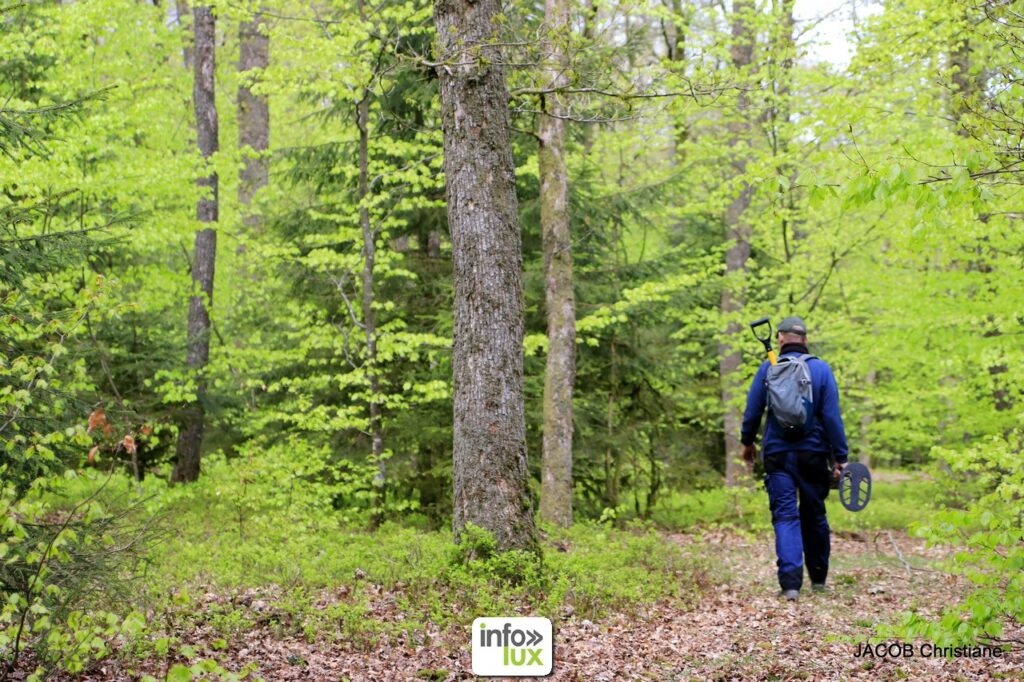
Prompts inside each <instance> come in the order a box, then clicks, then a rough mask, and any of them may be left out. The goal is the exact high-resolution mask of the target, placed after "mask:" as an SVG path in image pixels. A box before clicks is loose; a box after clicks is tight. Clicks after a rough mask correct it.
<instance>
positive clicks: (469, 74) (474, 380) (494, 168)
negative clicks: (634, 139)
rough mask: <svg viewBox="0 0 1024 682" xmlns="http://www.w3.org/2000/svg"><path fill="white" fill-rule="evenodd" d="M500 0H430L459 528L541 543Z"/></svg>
mask: <svg viewBox="0 0 1024 682" xmlns="http://www.w3.org/2000/svg"><path fill="white" fill-rule="evenodd" d="M500 10H501V6H500V2H499V0H437V1H436V2H435V3H434V24H435V26H436V28H437V42H436V45H437V49H438V51H439V54H438V56H437V61H438V62H441V63H440V64H439V66H438V67H437V74H438V79H439V84H440V94H441V121H442V127H443V131H444V171H445V179H446V193H447V200H448V223H449V227H450V229H451V239H452V260H453V267H454V285H455V286H454V288H455V328H454V340H453V345H452V366H453V388H454V408H455V410H454V411H455V414H454V451H453V460H454V472H453V479H454V481H453V482H454V530H455V534H456V537H458V536H459V535H460V534H461V532H462V530H463V529H464V528H465V526H466V525H467V524H470V523H471V524H474V525H476V526H479V527H482V528H485V529H487V530H488V531H490V532H491V533H492V534H493V535H494V538H495V540H496V542H497V546H498V548H499V549H501V550H508V549H528V550H536V548H537V539H536V528H535V526H534V522H533V508H532V503H531V499H530V492H529V487H528V486H527V466H526V424H525V416H524V411H523V324H524V322H523V294H522V243H521V236H520V232H519V215H518V203H517V199H516V188H515V167H514V164H513V160H512V148H511V144H510V140H509V119H508V90H507V88H506V85H505V73H504V65H503V62H502V55H501V52H500V49H499V48H498V47H497V46H494V45H493V44H492V43H493V42H494V41H495V40H496V34H497V24H496V22H495V17H496V16H497V15H498V14H499V12H500Z"/></svg>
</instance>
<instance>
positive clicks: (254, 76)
mask: <svg viewBox="0 0 1024 682" xmlns="http://www.w3.org/2000/svg"><path fill="white" fill-rule="evenodd" d="M265 30H266V21H265V19H264V17H263V15H262V14H260V13H259V12H257V13H256V14H255V15H254V16H253V18H252V21H243V22H242V23H241V25H240V26H239V28H238V43H239V59H238V71H239V75H240V76H241V81H240V83H239V85H238V146H239V147H240V148H241V150H242V170H241V172H240V173H239V177H238V201H239V203H241V205H242V221H243V222H244V223H245V225H246V227H248V228H249V230H250V231H251V232H258V231H259V230H260V228H261V226H262V220H261V217H260V216H259V215H256V214H254V213H253V212H252V211H251V210H250V204H251V203H252V199H253V197H254V196H255V194H256V192H258V191H259V190H260V188H262V187H266V185H267V178H268V174H269V171H270V166H269V162H268V159H267V157H266V151H267V149H268V148H269V147H270V107H269V106H268V103H267V98H266V96H265V95H255V94H253V91H252V86H253V85H254V84H255V82H256V81H257V80H258V79H259V78H260V76H261V74H262V70H263V69H266V68H267V67H268V66H270V37H269V36H267V35H265V34H264V32H263V31H265Z"/></svg>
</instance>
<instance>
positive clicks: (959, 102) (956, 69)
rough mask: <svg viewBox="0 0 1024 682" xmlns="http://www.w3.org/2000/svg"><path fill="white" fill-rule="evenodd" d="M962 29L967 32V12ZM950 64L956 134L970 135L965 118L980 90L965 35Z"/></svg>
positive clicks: (955, 46) (964, 14)
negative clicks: (973, 72)
mask: <svg viewBox="0 0 1024 682" xmlns="http://www.w3.org/2000/svg"><path fill="white" fill-rule="evenodd" d="M960 22H961V24H962V29H961V30H962V31H964V32H966V30H967V22H968V18H967V16H966V13H963V14H962V15H961V16H960ZM949 65H950V67H952V69H953V75H952V81H953V92H952V93H951V94H950V99H951V106H950V109H951V110H952V114H953V121H954V124H955V125H956V134H957V135H960V136H961V137H970V135H971V131H970V128H969V127H968V125H969V124H968V123H967V122H966V121H965V120H964V118H965V116H966V114H968V113H970V111H971V100H972V99H973V98H974V97H975V96H976V95H977V93H978V90H979V84H978V81H977V80H976V79H975V78H974V77H973V76H972V75H971V44H970V42H969V41H968V39H967V38H966V37H965V38H963V39H961V40H959V41H958V42H957V43H956V44H955V45H954V46H953V49H952V50H951V51H950V54H949Z"/></svg>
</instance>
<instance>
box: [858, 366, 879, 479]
mask: <svg viewBox="0 0 1024 682" xmlns="http://www.w3.org/2000/svg"><path fill="white" fill-rule="evenodd" d="M877 382H878V372H877V371H876V370H874V369H870V370H868V373H867V375H866V376H865V377H864V385H865V386H866V387H867V389H868V390H867V392H868V394H871V393H874V389H875V384H876V383H877ZM866 402H867V404H866V405H865V406H864V407H865V409H864V415H863V416H862V417H861V418H860V441H861V455H860V458H859V459H860V462H861V464H863V465H864V466H871V454H872V453H871V423H872V422H873V421H875V410H874V407H875V406H874V404H872V402H871V399H870V398H868V400H867V401H866Z"/></svg>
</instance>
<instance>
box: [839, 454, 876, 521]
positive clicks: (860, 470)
mask: <svg viewBox="0 0 1024 682" xmlns="http://www.w3.org/2000/svg"><path fill="white" fill-rule="evenodd" d="M870 501H871V472H870V471H869V470H868V468H867V467H866V466H864V465H863V464H861V463H860V462H850V463H849V464H847V465H846V466H845V467H843V473H841V474H839V503H840V504H842V505H843V506H844V507H845V508H846V509H847V510H849V511H852V512H859V511H860V510H862V509H864V507H866V506H868V502H870Z"/></svg>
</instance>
